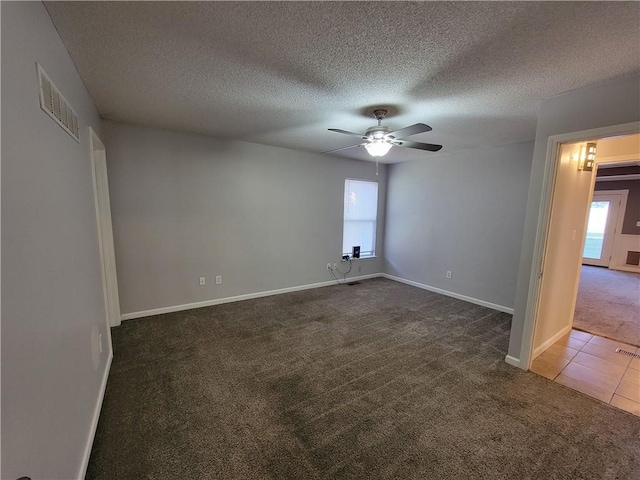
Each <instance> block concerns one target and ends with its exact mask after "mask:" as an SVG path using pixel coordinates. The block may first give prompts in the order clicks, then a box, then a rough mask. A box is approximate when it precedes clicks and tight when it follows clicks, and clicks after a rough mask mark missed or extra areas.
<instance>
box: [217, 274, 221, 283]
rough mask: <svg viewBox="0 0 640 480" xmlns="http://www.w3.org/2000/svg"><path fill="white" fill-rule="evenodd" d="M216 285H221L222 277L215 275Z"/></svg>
mask: <svg viewBox="0 0 640 480" xmlns="http://www.w3.org/2000/svg"><path fill="white" fill-rule="evenodd" d="M216 285H222V275H216Z"/></svg>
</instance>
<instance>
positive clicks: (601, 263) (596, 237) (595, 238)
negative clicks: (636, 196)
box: [582, 192, 622, 267]
mask: <svg viewBox="0 0 640 480" xmlns="http://www.w3.org/2000/svg"><path fill="white" fill-rule="evenodd" d="M621 207H622V194H621V193H615V192H611V193H609V192H607V193H602V192H597V193H595V194H594V195H593V199H592V200H591V206H590V208H589V217H588V220H587V233H586V236H585V241H584V248H583V250H582V264H583V265H593V266H598V267H608V266H609V263H610V262H611V250H612V248H613V242H614V236H615V233H616V225H617V224H618V214H619V212H620V210H621Z"/></svg>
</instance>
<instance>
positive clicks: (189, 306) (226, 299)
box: [121, 273, 382, 320]
mask: <svg viewBox="0 0 640 480" xmlns="http://www.w3.org/2000/svg"><path fill="white" fill-rule="evenodd" d="M380 276H382V274H381V273H372V274H370V275H360V276H358V277H351V278H347V283H350V282H355V281H359V280H367V279H369V278H376V277H380ZM331 285H336V281H335V280H329V281H327V282H320V283H309V284H307V285H298V286H295V287H286V288H279V289H277V290H267V291H264V292H255V293H246V294H244V295H236V296H234V297H224V298H215V299H213V300H205V301H203V302H194V303H185V304H182V305H172V306H169V307H161V308H154V309H151V310H142V311H139V312H131V313H123V314H122V317H121V318H122V320H132V319H134V318H142V317H151V316H153V315H162V314H163V313H173V312H180V311H183V310H192V309H194V308H202V307H210V306H212V305H221V304H223V303H231V302H240V301H242V300H250V299H252V298H260V297H270V296H272V295H282V294H283V293H290V292H299V291H301V290H309V289H311V288H320V287H328V286H331Z"/></svg>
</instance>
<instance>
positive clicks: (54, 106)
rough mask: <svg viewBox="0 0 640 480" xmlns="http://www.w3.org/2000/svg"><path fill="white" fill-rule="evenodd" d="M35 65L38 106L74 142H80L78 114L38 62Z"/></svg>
mask: <svg viewBox="0 0 640 480" xmlns="http://www.w3.org/2000/svg"><path fill="white" fill-rule="evenodd" d="M36 66H37V68H38V81H39V83H40V107H41V108H42V110H44V111H45V112H46V113H47V114H48V115H49V116H50V117H51V118H52V119H53V120H54V121H55V122H56V123H57V124H58V125H60V126H61V127H62V128H63V129H64V131H65V132H67V133H68V134H69V135H71V136H72V137H73V138H74V139H75V140H76V142H78V143H80V134H79V133H78V132H79V127H78V115H76V112H75V111H74V110H73V108H71V106H70V105H69V103H68V102H67V99H66V98H64V96H62V94H61V93H60V90H58V87H56V86H55V84H54V83H53V82H52V81H51V79H50V78H49V76H48V75H47V74H46V73H45V71H44V70H43V69H42V67H41V66H40V64H38V63H36Z"/></svg>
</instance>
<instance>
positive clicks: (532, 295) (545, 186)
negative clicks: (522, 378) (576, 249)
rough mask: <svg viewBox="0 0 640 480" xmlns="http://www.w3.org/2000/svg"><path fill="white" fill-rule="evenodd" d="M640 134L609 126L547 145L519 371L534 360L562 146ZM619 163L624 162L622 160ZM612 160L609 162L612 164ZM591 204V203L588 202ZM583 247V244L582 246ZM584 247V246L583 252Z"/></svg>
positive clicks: (628, 126)
mask: <svg viewBox="0 0 640 480" xmlns="http://www.w3.org/2000/svg"><path fill="white" fill-rule="evenodd" d="M639 132H640V122H630V123H623V124H619V125H610V126H607V127H599V128H593V129H589V130H581V131H577V132H571V133H563V134H559V135H552V136H550V137H549V140H548V142H547V155H546V160H545V166H544V174H543V181H542V197H541V202H540V208H539V209H538V222H537V227H536V239H535V243H534V249H533V260H532V262H531V273H530V276H529V290H528V292H527V304H526V308H525V314H524V323H523V331H522V344H521V345H522V347H521V352H520V359H519V362H518V365H519V366H520V368H523V369H525V370H529V369H530V368H531V361H532V359H533V345H534V334H535V327H536V320H537V318H536V317H537V311H538V303H539V300H540V299H539V296H540V286H541V283H542V274H543V267H544V265H543V261H544V258H545V253H546V252H545V251H546V247H547V235H548V233H549V222H550V219H551V205H552V201H553V193H554V189H555V177H556V172H557V169H558V164H559V156H560V146H561V144H563V143H577V142H584V141H587V140H593V139H601V138H607V137H614V136H619V135H631V134H637V133H639ZM619 161H622V159H620V160H619ZM611 162H612V159H607V161H606V162H602V163H611ZM595 178H596V176H595V174H593V175H592V179H591V182H592V184H591V191H592V192H593V190H594V186H595ZM589 202H591V200H589ZM583 243H584V242H583ZM583 246H584V245H581V248H583Z"/></svg>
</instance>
